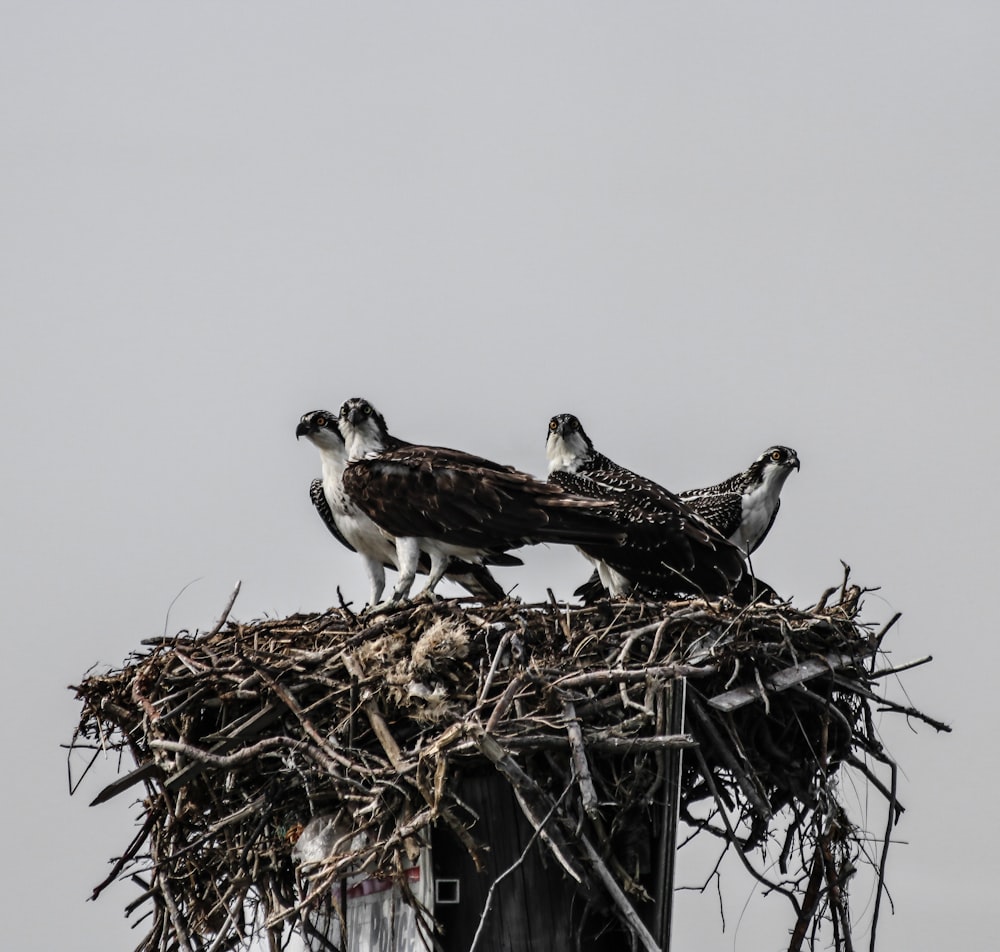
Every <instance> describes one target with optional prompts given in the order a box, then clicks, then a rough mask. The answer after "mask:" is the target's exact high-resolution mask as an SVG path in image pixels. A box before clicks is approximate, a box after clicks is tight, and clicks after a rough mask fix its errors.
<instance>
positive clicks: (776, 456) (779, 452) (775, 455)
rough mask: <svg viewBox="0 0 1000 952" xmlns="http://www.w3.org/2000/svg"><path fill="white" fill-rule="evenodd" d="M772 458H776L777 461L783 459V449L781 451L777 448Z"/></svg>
mask: <svg viewBox="0 0 1000 952" xmlns="http://www.w3.org/2000/svg"><path fill="white" fill-rule="evenodd" d="M771 459H773V460H775V461H777V460H779V459H781V451H780V450H775V451H774V452H773V453H772V454H771Z"/></svg>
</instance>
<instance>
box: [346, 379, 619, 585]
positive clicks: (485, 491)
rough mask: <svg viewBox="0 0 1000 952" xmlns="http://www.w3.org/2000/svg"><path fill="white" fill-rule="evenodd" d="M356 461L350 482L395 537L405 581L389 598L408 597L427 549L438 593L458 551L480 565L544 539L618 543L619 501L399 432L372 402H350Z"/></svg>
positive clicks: (361, 504) (349, 489)
mask: <svg viewBox="0 0 1000 952" xmlns="http://www.w3.org/2000/svg"><path fill="white" fill-rule="evenodd" d="M339 423H340V428H341V432H342V433H343V435H344V441H345V443H346V446H347V452H348V455H349V460H350V461H349V462H348V464H347V468H346V469H345V470H344V478H343V484H344V490H345V492H346V494H347V496H348V498H349V499H350V500H351V502H352V503H354V504H355V505H356V506H357V507H358V508H359V509H360V510H361V511H362V512H364V513H365V515H367V516H368V517H369V518H371V519H372V521H374V522H375V523H376V524H377V525H379V526H380V527H381V528H382V529H383V530H384V531H385V532H387V533H389V534H390V535H391V536H393V537H394V538H395V540H396V552H397V564H398V565H399V572H400V574H399V582H398V584H397V585H396V588H395V590H394V591H393V593H392V597H391V599H390V602H389V604H393V603H396V602H399V601H402V600H404V599H405V598H407V597H408V595H409V591H410V587H411V585H412V583H413V576H414V571H415V566H416V564H417V560H418V558H419V556H420V553H426V554H427V555H428V556H429V557H430V561H431V569H430V575H429V578H428V580H427V588H426V589H425V591H433V590H434V586H435V585H436V584H437V582H438V580H439V579H440V577H441V574H442V572H443V570H444V567H445V566H446V565H447V562H448V560H449V559H450V558H460V559H465V560H467V561H469V562H474V563H480V562H484V561H487V562H488V561H490V560H492V559H495V558H497V557H500V556H503V555H504V554H505V553H506V552H507V550H508V549H515V548H518V547H519V546H522V545H532V544H535V543H539V542H556V543H566V544H571V545H580V544H595V545H596V544H598V543H601V544H604V545H608V546H610V547H613V546H615V545H618V544H620V543H621V541H622V539H623V538H624V536H623V533H622V532H621V530H620V529H619V528H618V526H617V525H616V524H615V522H614V521H613V520H612V519H611V518H609V513H610V512H612V511H613V508H614V507H613V504H611V503H609V502H606V501H599V500H595V499H593V498H589V499H588V498H581V497H579V496H575V495H573V494H572V493H570V492H567V491H566V490H564V489H562V488H561V487H560V486H558V485H556V484H554V483H546V482H541V481H540V480H537V479H535V478H534V477H533V476H529V475H528V474H527V473H522V472H520V471H518V470H516V469H514V468H513V467H512V466H504V465H502V464H500V463H495V462H493V461H492V460H488V459H484V458H482V457H480V456H473V455H471V454H469V453H463V452H462V451H460V450H453V449H447V448H445V447H440V446H415V445H413V444H409V443H404V442H402V441H401V440H397V439H396V438H395V437H393V436H391V435H390V434H389V432H388V429H387V428H386V424H385V419H384V418H383V417H382V415H381V414H380V413H379V412H378V411H377V410H375V408H374V407H372V405H371V404H370V403H369V402H368V401H367V400H363V399H361V398H354V399H352V400H348V401H347V402H346V403H344V405H343V406H342V407H341V410H340V418H339Z"/></svg>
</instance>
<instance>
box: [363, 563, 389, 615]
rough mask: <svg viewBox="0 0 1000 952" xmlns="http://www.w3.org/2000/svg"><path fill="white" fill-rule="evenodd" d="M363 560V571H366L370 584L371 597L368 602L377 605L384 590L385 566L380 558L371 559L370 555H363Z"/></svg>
mask: <svg viewBox="0 0 1000 952" xmlns="http://www.w3.org/2000/svg"><path fill="white" fill-rule="evenodd" d="M363 558H364V560H365V571H366V572H367V573H368V583H369V585H370V586H371V597H370V598H369V599H368V604H369V605H371V606H374V605H377V604H378V603H379V599H380V598H381V597H382V592H383V591H385V566H384V565H382V562H381V560H380V559H373V558H372V557H371V556H368V555H366V556H363Z"/></svg>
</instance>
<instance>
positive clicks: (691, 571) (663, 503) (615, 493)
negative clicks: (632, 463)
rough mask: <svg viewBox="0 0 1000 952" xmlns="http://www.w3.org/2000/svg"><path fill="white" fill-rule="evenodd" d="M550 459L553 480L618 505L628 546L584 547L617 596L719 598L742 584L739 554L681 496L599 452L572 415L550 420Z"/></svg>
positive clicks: (583, 549)
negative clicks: (646, 594) (712, 596)
mask: <svg viewBox="0 0 1000 952" xmlns="http://www.w3.org/2000/svg"><path fill="white" fill-rule="evenodd" d="M546 454H547V455H548V458H549V480H550V481H552V482H554V483H555V484H557V485H559V486H562V487H564V488H565V489H569V490H571V491H572V492H575V493H578V494H580V495H586V496H590V497H592V498H594V499H601V500H608V501H611V502H612V504H613V505H614V506H615V518H616V519H617V520H618V522H619V523H620V525H621V526H622V528H623V529H624V530H625V531H626V542H625V544H624V545H622V546H606V545H602V544H597V545H586V544H585V545H581V546H580V547H579V548H580V549H581V550H582V551H583V553H584V554H585V555H587V556H588V557H589V558H590V559H591V560H593V561H594V562H595V563H596V564H597V571H598V575H599V576H600V580H601V583H602V584H603V585H604V587H605V588H606V589H607V590H608V591H609V592H610V593H611V594H612V595H616V596H621V595H628V594H630V593H631V592H632V591H633V590H635V589H638V590H639V591H641V592H646V593H650V594H652V593H655V595H656V597H660V598H662V597H666V596H668V595H673V594H705V595H720V594H725V593H727V592H729V591H731V590H732V589H733V588H734V586H735V585H736V584H737V583H738V582H739V580H740V578H741V576H742V574H743V559H742V557H741V555H740V552H739V550H738V549H737V548H736V547H735V546H734V545H732V544H731V543H730V542H728V541H727V540H726V539H725V538H723V537H722V536H721V535H720V534H719V533H718V532H717V531H716V530H715V529H713V528H712V526H711V525H710V524H709V523H708V522H706V521H705V520H704V519H703V518H702V517H701V516H699V515H698V514H697V513H695V512H692V510H691V509H690V508H689V507H688V506H687V505H686V504H685V503H684V502H683V501H682V500H681V499H680V498H679V497H678V496H677V495H676V494H675V493H672V492H670V491H669V490H667V489H664V488H663V487H662V486H660V485H659V484H658V483H654V482H653V481H652V480H651V479H647V478H645V477H644V476H639V475H638V474H636V473H633V472H632V471H631V470H629V469H626V468H625V467H624V466H619V465H618V464H617V463H615V462H613V461H612V460H610V459H608V457H606V456H604V455H603V454H602V453H598V452H597V451H596V450H595V449H594V444H593V442H591V440H590V437H588V436H587V434H586V432H585V431H584V429H583V427H582V426H581V425H580V421H579V420H578V419H577V418H576V417H575V416H573V415H572V414H571V413H560V414H558V415H557V416H554V417H552V419H551V420H550V421H549V429H548V436H547V439H546Z"/></svg>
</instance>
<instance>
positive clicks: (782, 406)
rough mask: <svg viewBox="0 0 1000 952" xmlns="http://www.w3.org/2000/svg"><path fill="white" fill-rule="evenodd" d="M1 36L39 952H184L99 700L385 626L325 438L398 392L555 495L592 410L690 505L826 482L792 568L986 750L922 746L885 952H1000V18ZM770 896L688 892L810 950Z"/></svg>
mask: <svg viewBox="0 0 1000 952" xmlns="http://www.w3.org/2000/svg"><path fill="white" fill-rule="evenodd" d="M0 16H2V20H3V29H2V30H0V117H2V121H0V149H2V185H0V188H2V193H0V202H2V206H0V270H2V276H3V277H2V286H3V311H4V316H5V323H4V327H5V333H4V338H3V347H2V350H0V399H2V406H3V410H4V420H5V440H4V443H5V452H4V453H3V456H2V459H0V473H2V485H3V488H4V492H3V493H2V495H0V511H2V518H3V551H2V560H3V561H2V570H3V580H4V593H5V597H4V598H3V616H2V620H3V627H4V648H3V653H4V659H5V664H4V668H5V672H6V679H5V686H4V691H3V694H2V700H0V703H2V704H3V711H2V717H3V723H4V724H5V725H6V728H5V730H6V737H7V745H6V751H5V754H6V756H5V760H6V770H5V772H4V775H5V779H4V780H3V782H2V790H3V794H2V796H3V805H4V809H5V814H6V816H7V821H8V822H7V826H6V829H5V831H4V841H5V847H4V853H5V855H6V856H7V857H8V872H9V873H11V874H12V875H9V876H8V880H7V885H6V887H5V889H4V890H3V892H2V898H0V902H2V903H3V905H4V906H5V915H4V932H5V936H4V946H5V947H8V948H11V949H15V948H16V949H20V950H50V949H53V948H60V949H67V950H81V952H92V950H93V952H96V950H100V952H107V950H111V949H122V950H127V949H131V948H132V947H133V946H134V945H135V943H136V942H137V941H138V936H137V934H136V933H135V932H130V931H129V925H130V924H129V923H128V922H127V921H126V920H124V919H123V916H122V907H123V906H124V904H125V903H126V902H127V901H128V900H129V899H131V898H132V896H133V895H134V893H133V890H132V889H131V887H122V888H118V889H115V890H113V891H111V892H110V893H109V894H107V895H106V896H105V897H104V898H102V899H101V900H100V901H98V902H97V903H96V904H95V903H86V902H85V899H86V898H87V896H88V895H89V892H90V890H91V888H92V887H93V886H94V885H95V884H96V883H97V882H99V881H100V880H101V879H102V878H103V877H104V876H105V874H106V872H107V870H108V867H107V865H106V861H107V859H108V858H109V857H111V856H112V855H117V853H119V852H120V851H121V849H122V848H124V846H125V845H126V844H127V842H128V840H129V839H130V837H131V835H132V825H131V824H132V817H133V816H134V814H135V809H134V808H129V807H128V806H127V804H125V803H124V802H112V803H109V804H106V805H104V806H102V807H99V808H94V809H89V808H88V807H87V805H86V804H87V802H88V801H89V799H91V797H92V796H93V795H94V794H96V792H97V790H98V789H99V787H100V785H101V783H102V782H103V781H106V780H108V779H110V776H111V767H110V766H109V767H107V768H106V769H105V770H104V772H103V774H102V776H101V777H100V778H95V779H94V780H93V781H90V782H89V783H88V784H86V785H85V787H84V790H83V793H82V795H80V796H77V797H73V798H72V799H71V798H69V797H68V796H67V793H66V780H65V764H64V758H63V753H62V751H60V749H59V747H58V745H59V744H60V743H64V742H66V741H68V739H69V737H70V735H71V732H72V729H73V727H74V726H75V723H76V720H77V716H78V713H79V711H78V707H77V705H76V703H75V701H74V699H73V697H72V695H71V693H70V692H68V691H66V690H65V686H66V685H67V684H69V683H71V682H75V681H78V680H79V679H80V678H81V677H82V676H83V674H84V672H85V671H86V670H87V669H88V668H90V666H91V665H93V664H95V663H97V664H99V665H102V666H107V665H118V664H120V663H121V662H122V660H123V659H124V658H125V657H126V656H127V654H128V653H129V652H130V651H131V650H132V649H134V648H136V647H137V646H138V644H139V641H140V639H142V638H144V637H147V636H149V635H153V634H157V633H161V632H163V631H164V629H165V628H166V630H168V631H170V632H173V631H176V630H178V629H180V628H184V627H187V628H192V629H193V628H195V627H202V628H204V627H208V626H210V625H211V624H212V622H213V621H214V619H215V618H216V616H217V615H218V613H219V611H220V610H221V609H222V607H223V605H224V604H225V602H226V599H227V597H228V595H229V593H230V591H231V589H232V586H233V584H234V582H235V581H236V580H237V579H242V581H243V591H242V594H241V595H240V597H239V600H238V601H237V603H236V608H235V612H234V614H235V615H236V616H237V617H240V618H244V619H249V618H253V617H260V616H262V615H265V614H268V615H285V614H287V613H290V612H295V611H313V610H320V609H323V608H325V607H327V606H328V605H330V604H332V603H333V602H334V601H335V586H336V585H337V584H339V585H341V587H342V588H343V591H344V593H345V595H346V596H347V597H348V598H351V599H354V600H355V601H356V602H358V603H359V604H360V603H361V602H363V600H364V598H365V597H366V594H367V583H366V581H365V577H364V572H363V570H362V567H361V566H360V564H359V563H358V562H357V561H356V560H354V559H352V558H351V557H350V556H349V554H348V553H347V552H346V550H341V549H339V548H338V547H337V546H336V545H335V544H334V543H333V542H332V541H331V540H330V539H329V538H328V536H327V535H326V533H325V531H324V530H323V528H322V527H321V525H320V523H319V521H318V520H317V518H316V516H315V513H314V512H313V510H312V507H311V506H310V504H309V501H308V497H307V485H308V482H309V480H310V479H311V478H312V476H313V475H315V474H316V473H317V471H318V457H317V454H316V452H315V450H314V448H313V447H312V446H311V445H309V444H307V443H306V442H305V441H302V442H300V443H298V444H296V442H295V438H294V430H295V424H296V422H297V420H298V417H299V415H300V414H301V413H302V412H304V411H305V410H310V409H315V408H320V407H324V408H330V409H334V410H335V409H336V408H337V407H338V406H339V404H340V403H341V402H342V401H343V400H344V399H345V398H346V397H349V396H354V395H364V396H366V397H368V398H369V399H370V400H372V401H373V402H374V403H375V404H376V405H377V406H378V407H379V408H380V409H381V410H382V411H383V412H384V413H385V415H386V417H387V418H388V421H389V424H390V427H391V428H392V429H393V430H394V431H396V432H397V433H398V434H400V435H401V436H404V437H406V438H408V439H411V440H414V441H424V442H433V443H439V444H445V445H453V446H459V447H461V448H463V449H468V450H471V451H475V452H479V453H482V454H484V455H488V456H491V457H493V458H497V459H500V460H503V461H505V462H509V463H513V464H516V465H518V466H520V467H522V468H525V469H528V470H531V471H534V472H536V473H541V472H543V471H544V433H545V426H546V423H547V421H548V418H549V417H550V416H551V415H552V414H553V413H556V412H560V411H570V412H574V413H576V414H578V415H579V416H580V417H581V419H582V420H583V421H584V424H585V426H586V427H587V429H588V431H589V432H590V435H591V436H592V437H593V438H594V440H595V442H596V443H597V445H598V447H599V448H600V449H602V450H603V451H604V452H606V453H607V454H609V455H610V456H612V457H614V458H616V459H618V460H619V461H620V462H622V463H625V464H626V465H629V466H631V467H632V468H633V469H636V470H639V471H641V472H643V473H646V474H648V475H650V476H652V477H654V478H656V479H658V480H660V481H661V482H663V483H665V484H666V485H668V486H671V487H673V488H677V489H682V488H687V487H691V486H696V485H703V484H705V483H706V482H714V481H716V480H718V479H721V478H723V477H725V476H728V475H730V474H731V473H733V472H735V471H736V470H738V469H742V468H743V467H744V466H745V465H746V464H748V463H749V462H750V460H751V459H753V458H754V457H755V456H756V455H757V454H758V453H759V452H760V451H761V450H762V449H763V448H764V447H766V446H767V445H769V444H771V443H775V442H780V443H786V444H788V445H790V446H793V447H795V448H796V449H797V450H798V452H799V455H800V457H801V458H802V463H803V465H802V470H801V472H800V473H797V474H795V475H793V477H792V478H791V480H790V481H789V483H788V484H787V486H786V489H785V493H784V496H783V499H784V502H783V507H782V512H781V516H780V518H779V520H778V525H777V527H776V529H775V531H773V532H772V534H771V536H770V537H769V539H768V541H767V543H766V544H765V546H764V547H763V548H762V549H761V550H760V552H759V557H758V558H757V559H756V567H757V569H758V571H759V573H760V574H761V576H762V577H764V578H766V579H767V580H768V581H770V582H771V583H772V584H773V585H775V586H776V587H777V588H778V589H779V590H780V591H782V592H783V593H787V594H791V595H794V596H796V600H797V601H798V602H799V603H800V604H808V603H810V602H811V601H813V600H814V599H815V597H816V596H817V595H818V594H819V593H820V592H821V591H822V590H823V589H824V588H826V587H827V586H829V585H833V584H835V583H837V582H838V581H839V579H840V572H841V569H840V561H839V560H841V559H843V560H845V561H847V562H849V563H850V564H851V565H852V567H853V569H854V577H855V579H856V581H858V582H859V583H862V584H864V585H868V586H881V590H880V591H879V592H878V593H876V594H873V595H871V596H869V598H868V600H867V608H866V613H865V616H866V617H867V618H870V619H872V620H882V619H885V618H888V617H889V616H890V615H891V614H892V612H894V611H897V610H898V611H902V612H903V613H904V614H903V620H902V622H901V623H900V625H899V627H898V629H896V630H895V632H894V634H893V635H892V636H891V637H890V639H889V642H888V647H889V648H890V649H891V650H892V660H893V661H894V662H903V661H906V660H910V659H912V658H916V657H919V656H921V655H923V654H928V653H932V654H934V655H935V662H934V664H933V665H930V666H925V667H923V668H919V669H917V670H914V671H912V672H909V673H907V674H906V675H905V677H904V684H905V687H906V689H907V691H908V693H909V696H910V698H911V699H912V701H913V703H914V704H916V705H917V706H918V707H920V708H922V709H924V710H926V711H927V712H928V713H931V714H933V715H935V716H938V717H940V718H942V719H944V720H947V721H950V722H951V723H953V724H954V726H955V728H956V731H955V733H954V734H952V735H950V736H939V735H935V734H934V733H933V732H932V731H930V730H929V729H927V728H925V727H922V726H916V727H915V728H914V729H913V730H911V729H910V728H909V727H908V726H907V725H906V724H904V723H902V722H901V721H900V720H899V719H898V718H887V719H885V720H884V722H883V727H884V733H885V740H886V743H887V744H888V746H889V748H890V750H891V751H892V753H893V754H894V755H895V756H896V758H897V759H898V760H899V761H900V762H901V764H902V765H903V767H904V770H905V777H904V778H903V780H902V787H901V791H900V796H901V799H902V801H903V803H904V805H905V806H906V807H907V812H906V814H905V817H904V820H903V823H902V825H901V826H900V827H899V828H898V831H897V836H898V838H899V839H900V840H905V841H906V843H905V844H902V843H900V844H899V845H897V846H896V847H895V848H894V850H893V851H892V855H891V856H890V864H889V870H888V873H889V885H890V889H891V893H892V897H893V900H894V902H895V916H894V917H892V918H889V917H888V916H887V915H886V916H885V917H884V918H883V922H882V926H881V935H882V942H881V944H880V948H881V949H883V950H888V952H905V950H912V949H921V948H923V949H934V948H944V947H948V946H950V945H952V944H953V942H954V941H955V935H956V928H957V926H956V923H961V932H962V933H963V934H964V935H967V936H976V937H980V938H982V939H983V941H984V942H985V941H986V939H987V937H988V936H995V933H996V927H995V922H994V921H993V920H994V915H993V911H994V906H995V896H996V891H997V887H998V885H1000V876H998V873H997V863H996V853H997V848H998V846H1000V843H998V838H997V836H996V833H995V826H994V824H993V823H992V818H991V812H992V800H993V791H995V789H996V785H997V781H998V774H997V769H996V765H995V756H994V755H995V752H996V744H997V742H996V737H995V732H994V730H993V726H994V721H995V712H994V707H995V704H994V697H995V685H994V680H995V674H994V672H995V670H996V666H997V662H998V661H1000V649H998V647H997V646H998V639H997V637H996V635H995V633H994V631H993V628H994V627H995V621H994V619H993V617H992V607H991V595H992V592H993V589H994V587H995V574H996V558H995V554H994V548H993V546H994V544H995V540H996V538H997V534H998V529H1000V526H998V518H997V507H996V504H995V490H994V487H993V483H994V482H995V479H996V473H997V471H998V463H1000V452H998V445H997V439H996V416H997V409H998V402H1000V401H998V397H1000V386H998V383H997V373H996V363H997V342H998V331H997V321H996V318H995V302H996V300H997V296H998V295H997V292H998V283H1000V278H998V268H997V257H998V250H1000V242H998V238H1000V218H998V212H1000V207H998V206H1000V186H998V169H1000V154H998V153H1000V101H998V100H1000V49H998V46H1000V6H998V5H996V4H994V3H987V2H983V3H969V2H952V3H948V4H931V3H921V2H913V0H906V2H891V3H878V4H861V3H839V4H825V5H818V4H802V3H787V2H782V3H753V4H748V3H742V2H720V3H713V4H678V3H663V2H655V3H635V2H630V3H605V4H595V3H581V2H574V3H568V2H567V3H546V2H532V3H516V2H506V3H503V4H448V3H429V2H425V3H419V4H413V3H380V2H374V0H373V2H368V3H364V4H346V3H280V4H278V3H269V4H264V3H258V2H250V0H243V2H240V3H235V2H199V3H162V2H146V3H142V4H134V3H126V2H117V3H110V2H104V0H91V2H88V3H78V2H44V3H42V2H38V0H30V2H29V0H25V2H14V0H2V2H0ZM527 562H528V564H527V566H526V567H525V568H524V569H522V570H519V571H514V570H511V571H507V572H504V573H502V574H501V577H502V578H503V580H504V582H505V583H506V584H509V585H514V584H516V585H517V592H518V593H520V594H522V595H523V596H525V597H526V598H541V597H543V596H544V591H545V589H546V587H552V588H553V589H554V590H555V591H556V593H557V594H559V595H561V596H565V597H568V596H569V595H570V594H571V592H572V589H573V587H574V586H575V585H576V584H577V583H579V582H580V581H582V579H583V578H585V577H586V575H587V574H588V571H589V569H588V567H587V565H586V564H585V563H584V561H583V559H582V558H581V557H580V556H579V555H577V554H576V553H575V552H573V551H571V550H568V549H566V550H558V549H557V550H549V551H531V552H529V553H528V555H527ZM185 586H187V588H185ZM182 589H183V594H181V595H180V596H179V597H177V596H178V593H180V592H181V591H182ZM442 591H445V592H447V591H448V589H447V588H446V587H442ZM175 597H176V601H174V599H175ZM172 602H173V607H172V609H170V615H169V619H167V613H168V608H169V607H170V606H171V603H172ZM894 690H895V691H896V693H897V695H898V694H899V692H900V689H899V688H898V687H895V688H894ZM876 801H877V796H873V797H871V798H866V795H865V793H864V791H860V792H859V793H858V795H857V809H856V811H855V813H854V816H855V819H857V820H858V821H863V820H864V818H865V811H866V809H868V808H869V806H871V807H872V812H873V818H876V819H877V823H878V827H877V829H878V830H879V831H880V829H881V826H880V824H881V816H880V814H877V811H875V810H874V806H873V805H874V804H875V803H876ZM876 814H877V817H876ZM11 860H13V862H11ZM685 864H687V865H685ZM701 875H702V868H701V867H699V866H698V864H697V862H696V861H695V860H694V859H693V858H692V859H691V860H688V859H686V858H685V854H682V864H681V867H680V872H679V878H680V881H681V882H686V883H694V882H697V881H698V879H699V877H700V876H701ZM11 880H13V881H11ZM724 890H725V895H726V897H727V931H726V932H725V934H723V933H722V932H721V928H720V922H719V917H718V909H717V905H718V904H717V900H716V898H715V897H714V895H711V894H709V895H707V896H705V897H695V896H693V895H692V894H688V893H685V894H683V895H682V897H681V899H680V901H679V903H678V907H677V915H678V921H677V925H676V927H675V936H676V944H677V947H678V948H698V949H701V950H740V952H757V950H761V949H771V948H783V947H784V944H785V943H786V942H787V939H786V934H787V932H786V930H787V928H789V927H790V926H791V924H792V923H791V919H790V914H789V910H788V909H787V908H786V906H785V905H784V903H783V900H780V899H778V898H763V897H762V896H761V895H760V890H759V888H757V887H756V886H755V884H753V883H751V882H749V881H748V880H747V879H746V878H745V877H744V876H742V874H741V873H740V872H739V871H738V870H736V871H735V872H733V873H732V874H730V875H728V876H727V879H726V880H725V882H724ZM853 904H854V910H855V915H856V917H857V918H858V920H859V921H861V922H864V921H865V916H866V908H867V909H868V912H869V914H870V896H869V895H868V894H867V893H864V892H862V893H860V894H858V893H856V894H855V895H854V897H853ZM140 929H141V926H140Z"/></svg>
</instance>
